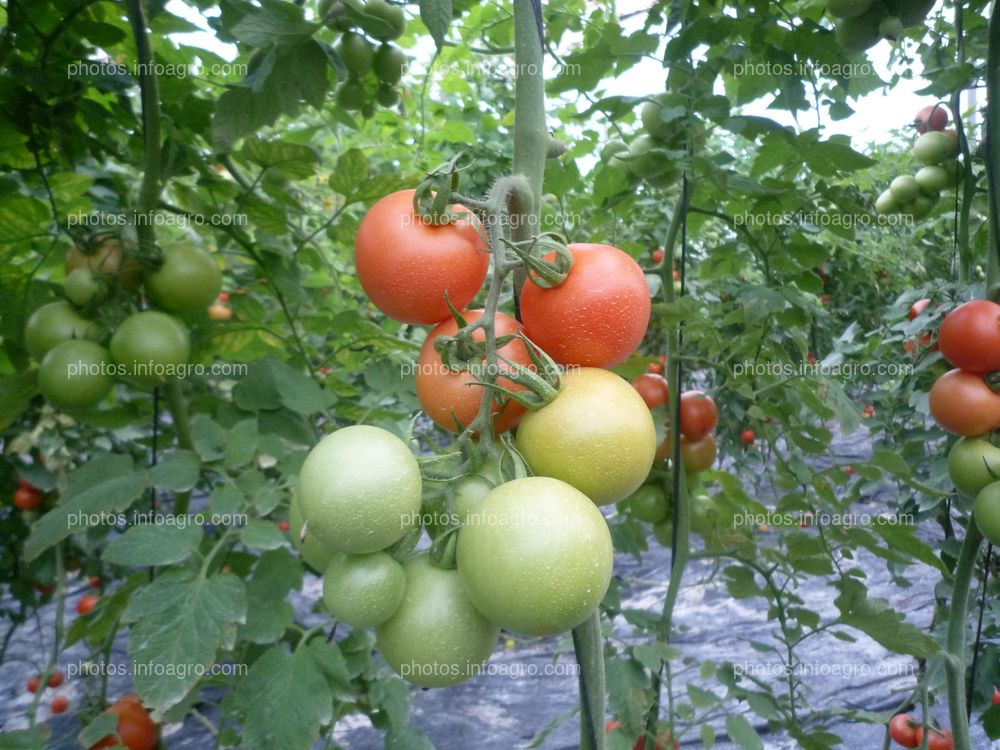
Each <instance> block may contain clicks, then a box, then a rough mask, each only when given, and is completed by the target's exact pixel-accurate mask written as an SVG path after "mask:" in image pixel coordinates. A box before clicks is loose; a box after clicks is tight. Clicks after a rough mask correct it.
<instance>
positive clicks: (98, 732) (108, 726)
mask: <svg viewBox="0 0 1000 750" xmlns="http://www.w3.org/2000/svg"><path fill="white" fill-rule="evenodd" d="M117 731H118V714H116V713H113V712H111V711H106V712H104V713H100V714H98V715H97V718H95V719H94V720H93V721H92V722H90V723H89V724H88V725H87V726H86V727H84V729H83V731H82V732H80V737H79V740H80V742H81V744H83V746H84V747H90V746H92V745H96V744H97V743H98V742H100V741H101V740H102V739H104V738H105V737H107V736H108V735H113V734H114V733H115V732H117Z"/></svg>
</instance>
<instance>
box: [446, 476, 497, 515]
mask: <svg viewBox="0 0 1000 750" xmlns="http://www.w3.org/2000/svg"><path fill="white" fill-rule="evenodd" d="M493 487H494V484H493V482H491V481H490V480H489V479H487V478H486V477H484V476H482V475H481V474H470V475H469V476H467V477H462V478H461V479H459V480H458V482H456V484H455V494H454V495H453V496H452V501H451V502H452V508H453V509H454V511H455V515H456V516H457V517H458V519H459V520H460V521H461V522H462V523H465V519H466V518H467V517H468V515H469V513H471V512H473V511H474V510H475V509H476V507H477V506H478V505H479V504H480V502H482V499H483V498H484V497H486V495H488V494H489V492H490V490H492V489H493Z"/></svg>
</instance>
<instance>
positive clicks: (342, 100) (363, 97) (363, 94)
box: [334, 78, 368, 112]
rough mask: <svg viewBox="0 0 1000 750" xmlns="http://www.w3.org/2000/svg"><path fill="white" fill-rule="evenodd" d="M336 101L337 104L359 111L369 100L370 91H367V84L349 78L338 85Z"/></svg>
mask: <svg viewBox="0 0 1000 750" xmlns="http://www.w3.org/2000/svg"><path fill="white" fill-rule="evenodd" d="M334 101H336V102H337V106H338V107H341V108H342V109H346V110H347V111H349V112H357V111H360V110H362V109H363V108H364V106H365V104H366V103H367V101H368V92H367V91H365V84H364V83H363V82H362V81H359V80H357V79H354V78H348V79H347V80H346V81H344V82H343V83H341V84H340V85H339V86H337V91H336V93H335V94H334Z"/></svg>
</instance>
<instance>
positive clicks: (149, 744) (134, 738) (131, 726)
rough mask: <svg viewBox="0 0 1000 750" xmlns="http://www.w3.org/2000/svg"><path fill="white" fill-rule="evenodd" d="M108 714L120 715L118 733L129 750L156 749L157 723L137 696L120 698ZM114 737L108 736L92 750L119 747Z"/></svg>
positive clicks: (92, 747)
mask: <svg viewBox="0 0 1000 750" xmlns="http://www.w3.org/2000/svg"><path fill="white" fill-rule="evenodd" d="M108 713H115V714H118V726H117V727H116V731H117V732H118V736H119V737H120V738H121V743H120V744H122V745H124V746H125V747H127V748H129V750H154V748H155V747H156V723H155V722H154V721H153V720H152V719H151V718H149V712H148V711H147V710H146V709H145V708H143V707H142V703H140V702H139V697H138V696H137V695H135V694H134V693H133V694H130V695H126V696H124V697H122V698H119V699H118V700H116V701H115V702H114V703H112V704H111V707H110V708H108ZM118 744H119V742H117V741H116V739H115V737H114V735H108V736H107V737H104V738H102V739H101V740H99V741H98V742H96V743H95V744H93V745H91V746H90V750H99V748H105V747H114V746H115V745H118Z"/></svg>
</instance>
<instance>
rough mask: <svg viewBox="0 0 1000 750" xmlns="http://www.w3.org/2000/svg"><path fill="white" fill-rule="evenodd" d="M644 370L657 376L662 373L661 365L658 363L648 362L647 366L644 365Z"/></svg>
mask: <svg viewBox="0 0 1000 750" xmlns="http://www.w3.org/2000/svg"><path fill="white" fill-rule="evenodd" d="M646 369H647V370H648V371H649V372H655V373H656V374H657V375H659V374H660V373H661V372H663V364H662V363H660V362H650V363H649V364H648V365H646Z"/></svg>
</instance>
